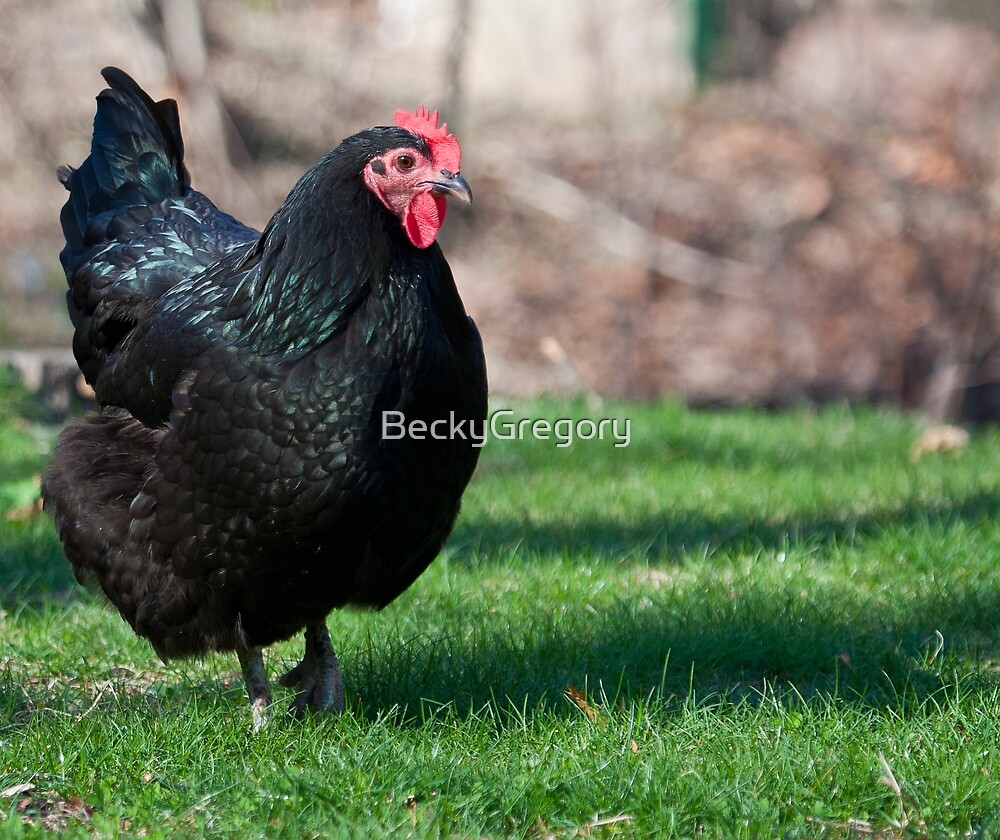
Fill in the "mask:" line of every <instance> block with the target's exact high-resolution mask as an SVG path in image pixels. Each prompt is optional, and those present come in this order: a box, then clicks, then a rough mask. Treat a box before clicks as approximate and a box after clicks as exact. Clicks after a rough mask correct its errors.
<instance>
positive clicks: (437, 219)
mask: <svg viewBox="0 0 1000 840" xmlns="http://www.w3.org/2000/svg"><path fill="white" fill-rule="evenodd" d="M447 211H448V202H447V201H446V200H445V198H444V196H442V195H435V194H434V193H430V192H422V193H420V194H419V195H417V196H415V197H414V199H413V201H411V202H410V206H409V207H407V208H406V219H405V221H404V223H403V228H404V229H405V230H406V235H407V236H408V237H410V242H412V243H413V244H414V245H415V246H416V247H417V248H426V247H428V246H429V245H431V244H433V242H434V240H435V239H437V235H438V231H439V230H441V224H442V223H443V222H444V215H445V213H446V212H447Z"/></svg>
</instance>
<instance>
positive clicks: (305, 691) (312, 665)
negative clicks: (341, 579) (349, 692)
mask: <svg viewBox="0 0 1000 840" xmlns="http://www.w3.org/2000/svg"><path fill="white" fill-rule="evenodd" d="M279 682H280V683H281V684H282V685H283V686H285V687H286V688H292V687H298V694H296V696H295V702H294V703H293V704H292V711H294V712H295V714H297V715H301V714H303V713H304V712H305V710H306V709H312V710H313V711H316V712H334V713H335V714H338V715H339V714H342V713H343V711H344V682H343V680H342V679H341V677H340V662H338V661H337V654H336V653H334V652H333V644H332V643H331V642H330V632H329V631H328V630H327V629H326V623H325V622H320V623H319V624H313V625H311V626H310V627H307V628H306V651H305V656H303V657H302V661H301V662H300V663H299V664H298V665H296V666H295V667H294V668H292V669H291V670H290V671H289V672H288V673H286V674H285V675H284V676H283V677H281V679H280V680H279Z"/></svg>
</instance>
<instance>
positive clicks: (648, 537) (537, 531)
mask: <svg viewBox="0 0 1000 840" xmlns="http://www.w3.org/2000/svg"><path fill="white" fill-rule="evenodd" d="M998 518H1000V491H997V492H989V493H981V494H977V495H973V496H970V497H969V498H966V499H962V500H959V501H955V502H947V503H944V502H943V503H940V504H936V505H928V504H920V503H909V504H904V505H900V506H898V507H893V508H888V509H884V510H879V511H872V512H868V513H864V514H862V515H857V516H816V517H812V518H810V517H803V516H790V517H783V518H777V519H775V518H767V519H758V520H754V519H750V518H745V517H739V516H730V517H711V516H707V517H706V516H702V515H699V514H697V513H694V512H691V511H681V512H678V513H672V512H670V511H669V510H668V511H665V512H664V513H663V515H662V516H643V517H640V518H639V519H638V520H637V521H635V522H631V523H626V522H622V521H621V520H620V519H608V520H604V521H601V520H595V519H589V520H588V521H586V522H576V521H574V522H566V521H541V522H510V521H503V520H489V519H485V520H484V519H469V518H467V517H460V518H459V521H458V524H457V526H456V528H455V531H454V532H453V534H452V536H451V538H450V540H449V546H450V547H451V548H452V549H453V551H454V554H453V558H454V561H455V562H458V563H462V562H467V561H468V560H469V558H471V557H475V561H474V563H475V564H481V563H482V562H484V560H485V561H486V562H489V560H494V561H498V560H503V559H505V558H506V557H509V556H510V554H511V553H512V552H514V551H516V552H517V553H518V555H519V556H521V557H527V558H531V557H534V556H536V555H547V556H563V555H569V556H581V557H584V558H588V559H589V558H592V557H597V556H601V557H605V558H609V559H619V560H639V561H644V562H648V563H651V564H658V563H670V562H672V561H675V560H677V559H679V558H680V557H682V556H684V555H690V554H691V553H692V552H693V553H695V554H696V555H697V554H701V555H706V556H707V555H708V554H711V553H714V552H715V551H717V550H719V549H722V548H725V549H727V550H728V551H730V552H736V553H748V554H756V553H758V552H760V551H781V550H785V549H789V548H797V547H800V548H801V547H804V548H814V547H817V546H821V545H828V544H837V545H849V544H852V543H853V542H855V541H856V540H857V539H858V538H865V537H874V536H878V535H879V534H881V533H884V532H886V531H888V530H900V529H902V530H904V531H910V530H912V529H915V528H918V527H922V526H926V525H928V524H933V523H942V524H957V523H959V522H963V523H965V524H968V525H979V524H983V523H995V522H996V521H997V520H998Z"/></svg>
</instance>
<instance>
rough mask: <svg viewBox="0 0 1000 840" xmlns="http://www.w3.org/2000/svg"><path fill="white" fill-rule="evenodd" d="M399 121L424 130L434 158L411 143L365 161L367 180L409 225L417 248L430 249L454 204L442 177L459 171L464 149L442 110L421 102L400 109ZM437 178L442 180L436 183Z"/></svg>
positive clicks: (417, 131)
mask: <svg viewBox="0 0 1000 840" xmlns="http://www.w3.org/2000/svg"><path fill="white" fill-rule="evenodd" d="M395 117H396V119H395V122H396V125H397V126H399V127H400V128H405V129H406V130H407V131H412V132H413V133H414V134H417V135H419V136H420V137H421V138H422V139H423V140H424V141H425V142H426V143H427V146H428V148H429V149H430V156H429V157H428V156H427V155H425V154H424V153H423V152H420V151H419V150H417V149H415V148H411V147H401V148H398V149H392V150H391V151H389V152H386V153H385V154H383V155H380V156H378V157H375V158H372V159H371V160H370V161H368V165H367V166H365V171H364V179H365V184H367V185H368V189H370V190H371V191H372V192H373V193H375V195H376V196H378V198H379V200H380V201H381V202H382V203H383V204H384V205H385V206H386V207H388V208H389V210H391V211H392V212H393V213H395V214H396V216H397V217H398V218H399V220H400V222H402V224H403V230H405V231H406V235H407V236H408V237H409V238H410V242H412V243H413V244H414V245H415V246H416V247H417V248H426V247H428V246H429V245H431V244H432V243H433V242H434V240H435V239H436V238H437V235H438V231H439V230H441V225H442V223H443V222H444V216H445V213H446V212H447V210H448V204H447V202H446V201H445V198H444V195H443V194H442V191H441V183H440V182H441V179H442V178H444V179H445V180H446V181H447V180H450V179H452V178H453V177H454V176H455V175H458V173H459V171H460V169H461V165H462V149H461V147H460V146H459V145H458V140H456V139H455V137H454V135H452V134H449V133H448V124H447V123H444V124H442V125H440V126H438V124H437V121H438V112H437V111H434V112H433V113H432V112H430V111H428V110H427V109H426V108H424V106H423V105H421V106H420V107H419V108H418V109H417V110H416V111H413V112H412V113H411V112H409V111H402V110H400V111H396V115H395ZM435 182H437V183H435ZM462 184H463V186H464V189H465V192H462V193H460V194H461V195H462V197H463V200H465V201H471V199H472V194H471V193H470V192H468V185H467V184H465V183H464V181H463V182H462Z"/></svg>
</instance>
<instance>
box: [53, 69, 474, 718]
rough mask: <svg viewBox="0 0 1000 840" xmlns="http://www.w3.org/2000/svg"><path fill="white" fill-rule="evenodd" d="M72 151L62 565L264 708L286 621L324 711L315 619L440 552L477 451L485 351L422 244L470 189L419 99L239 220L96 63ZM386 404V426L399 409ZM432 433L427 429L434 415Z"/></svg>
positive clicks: (301, 674)
mask: <svg viewBox="0 0 1000 840" xmlns="http://www.w3.org/2000/svg"><path fill="white" fill-rule="evenodd" d="M103 75H104V78H105V79H106V80H107V82H108V84H109V85H110V90H105V91H103V92H102V93H101V94H100V95H99V96H98V98H97V101H98V107H97V116H96V118H95V120H94V136H93V144H92V147H91V153H90V157H88V158H87V160H86V161H85V162H84V163H83V165H82V166H81V167H80V168H79V169H76V170H73V169H70V168H68V167H67V168H63V169H61V170H60V173H59V175H60V180H61V181H62V182H63V184H64V185H65V186H66V188H67V189H68V190H69V193H70V196H69V200H68V201H67V202H66V205H65V207H64V208H63V210H62V216H61V221H62V227H63V231H64V233H65V236H66V247H65V248H64V249H63V251H62V254H61V259H62V264H63V267H64V268H65V271H66V276H67V278H68V280H69V292H68V295H67V298H68V301H69V313H70V317H71V318H72V321H73V325H74V327H75V335H74V339H73V350H74V353H75V355H76V358H77V361H78V362H79V365H80V369H81V370H82V371H83V373H84V375H85V376H86V378H87V381H88V382H89V383H91V385H93V387H94V390H95V392H96V395H97V400H98V403H99V405H100V406H101V408H100V411H99V412H97V413H95V414H92V415H89V416H88V417H86V418H84V419H83V420H80V421H75V422H71V423H70V424H69V425H67V427H66V428H65V429H64V430H63V432H62V434H61V436H60V438H59V443H58V445H57V447H56V450H55V453H54V455H53V458H52V462H51V464H50V466H49V469H48V473H47V475H46V476H45V480H44V484H43V496H44V499H45V507H46V509H47V510H50V511H51V512H52V514H53V516H54V518H55V522H56V526H57V528H58V530H59V535H60V538H61V539H62V542H63V546H64V548H65V551H66V554H67V556H68V557H69V560H70V562H71V563H72V564H73V568H74V571H75V572H76V575H77V577H78V578H80V579H81V580H82V579H84V578H85V577H86V576H87V575H88V573H89V574H92V575H93V576H94V577H96V580H97V582H98V583H99V584H100V587H101V589H103V591H104V593H105V594H106V595H107V597H108V598H109V599H110V600H111V601H112V602H113V603H114V604H115V606H116V607H117V608H118V609H119V611H120V612H121V614H122V616H123V617H124V618H125V620H127V621H128V623H129V624H130V625H131V626H132V627H133V629H134V630H135V632H136V633H138V634H140V635H142V636H145V637H147V638H148V639H149V640H150V641H151V642H152V644H153V647H154V648H155V649H156V651H157V653H158V654H159V655H160V656H161V657H162V658H164V659H167V658H169V657H182V656H189V655H196V654H201V653H204V652H206V651H209V650H235V651H236V652H237V654H238V655H239V659H240V663H241V665H242V668H243V673H244V676H245V678H246V685H247V692H248V694H249V696H250V700H251V701H252V703H253V709H254V721H255V723H259V722H260V721H262V720H263V719H264V709H265V708H266V707H267V705H268V704H269V703H270V689H269V687H268V682H267V678H266V675H265V671H264V664H263V659H262V656H261V648H262V646H265V645H268V644H271V643H272V642H275V641H278V640H280V639H286V638H288V637H290V636H292V635H293V634H294V633H296V632H297V631H299V630H301V629H302V628H305V656H304V657H303V659H302V662H301V663H300V664H299V665H298V666H296V667H295V668H293V669H292V670H291V671H289V672H288V673H287V674H285V675H284V677H282V679H281V682H282V684H283V685H286V686H293V687H296V688H297V689H298V693H297V695H296V700H295V704H294V706H295V708H296V709H297V710H298V711H300V712H301V711H303V710H305V709H306V708H313V709H329V710H334V711H341V710H342V709H343V706H344V700H343V687H342V683H341V679H340V668H339V664H338V662H337V659H336V656H335V654H334V651H333V647H332V646H331V643H330V637H329V634H328V632H327V628H326V622H325V619H326V616H327V614H328V613H329V612H330V611H331V610H332V609H334V608H336V607H341V606H345V605H349V604H350V605H363V606H373V607H382V606H384V605H386V604H388V603H389V602H390V601H392V600H393V599H394V598H395V597H396V596H397V595H399V594H400V593H401V592H402V591H403V590H405V589H406V588H407V587H408V586H409V585H410V584H411V583H412V582H413V581H414V580H415V579H416V577H417V576H418V575H419V574H420V573H421V572H422V571H423V570H424V569H425V568H426V567H427V565H428V564H429V563H430V562H431V560H433V559H434V557H435V556H436V555H437V553H438V551H439V550H440V548H441V545H442V542H443V541H444V539H445V538H446V537H447V535H448V533H449V532H450V531H451V528H452V525H453V524H454V522H455V518H456V516H457V514H458V509H459V503H460V499H461V496H462V492H463V491H464V489H465V486H466V484H467V483H468V481H469V479H470V477H471V476H472V473H473V470H474V469H475V466H476V461H477V458H478V454H479V449H478V448H477V447H476V446H474V445H473V444H474V443H475V442H476V441H474V440H472V439H470V438H468V437H464V436H463V435H461V434H456V435H454V436H453V437H451V438H447V439H440V437H431V436H429V435H424V436H423V439H417V436H413V437H400V438H398V439H397V438H396V436H395V435H393V436H389V435H384V434H383V412H387V411H398V412H402V413H403V415H404V416H405V418H406V421H407V422H408V423H409V422H410V421H412V420H422V421H424V422H425V423H428V424H429V423H431V422H433V421H435V420H439V419H448V420H449V421H451V423H452V425H453V426H457V427H458V428H460V429H461V428H462V426H461V425H460V423H461V421H465V428H468V427H469V425H470V424H471V423H472V422H473V421H475V423H476V424H477V425H479V426H480V427H481V424H482V423H483V421H484V418H485V416H486V367H485V360H484V358H483V351H482V343H481V341H480V338H479V334H478V332H477V330H476V327H475V325H474V324H473V322H472V320H471V319H470V318H469V317H468V316H467V315H466V313H465V309H464V307H463V305H462V301H461V298H460V297H459V295H458V291H457V290H456V288H455V284H454V280H453V279H452V274H451V270H450V269H449V267H448V263H447V262H446V261H445V259H444V256H443V255H442V253H441V249H440V247H439V246H438V245H437V243H436V242H435V238H436V236H437V233H438V230H439V228H440V226H441V223H442V221H443V220H444V216H445V210H446V202H445V196H446V195H454V196H457V197H458V198H460V199H462V200H463V201H466V202H469V201H471V199H472V193H471V190H470V188H469V185H468V184H467V183H466V181H465V180H464V179H463V178H462V176H461V175H460V174H459V168H460V155H461V151H460V149H459V145H458V141H457V140H456V139H455V138H454V136H452V135H450V134H447V132H446V126H443V125H442V126H441V127H438V125H437V114H428V113H427V112H426V111H425V110H424V109H423V108H421V109H420V110H419V111H417V112H416V113H408V112H404V111H398V112H397V113H396V120H395V122H396V124H395V126H391V127H377V128H371V129H368V130H367V131H362V132H360V133H359V134H355V135H354V136H352V137H349V138H348V139H346V140H345V141H344V142H343V143H341V144H340V146H338V147H337V148H336V149H334V150H333V151H332V152H330V153H329V154H327V155H326V156H325V157H324V158H323V159H322V160H320V161H319V162H318V163H317V164H316V165H315V166H313V167H312V169H310V170H309V171H308V172H307V173H306V174H305V175H304V176H303V177H302V179H301V180H300V181H299V182H298V184H296V185H295V187H294V188H293V189H292V191H291V193H290V194H289V196H288V198H287V199H286V200H285V202H284V204H282V206H281V207H280V208H279V209H278V211H277V213H275V215H274V217H273V218H272V219H271V221H270V222H269V223H268V224H267V226H266V227H265V228H264V231H263V232H262V233H258V232H257V231H255V230H252V229H251V228H248V227H246V226H245V225H243V224H241V223H240V222H238V221H237V220H236V219H234V218H232V217H231V216H228V215H226V214H225V213H223V212H221V211H220V210H219V209H218V208H217V207H215V205H214V204H212V202H211V201H209V200H208V199H207V198H206V197H205V196H204V195H202V194H201V193H199V192H197V191H195V190H193V189H192V188H191V187H190V185H189V179H188V176H187V172H186V170H185V167H184V162H183V156H184V155H183V144H182V140H181V134H180V128H179V121H178V116H177V107H176V103H174V102H173V101H172V100H165V101H162V102H156V103H154V102H153V101H152V100H151V99H150V98H149V97H148V96H147V95H146V93H145V92H144V91H143V90H142V89H141V88H139V86H138V85H137V84H136V83H135V82H134V81H133V80H132V79H131V78H130V77H129V76H128V75H126V74H125V73H123V72H122V71H121V70H118V69H116V68H107V69H105V70H104V71H103ZM392 416H393V417H397V416H398V415H392ZM438 428H439V429H440V424H439V427H438Z"/></svg>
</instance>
